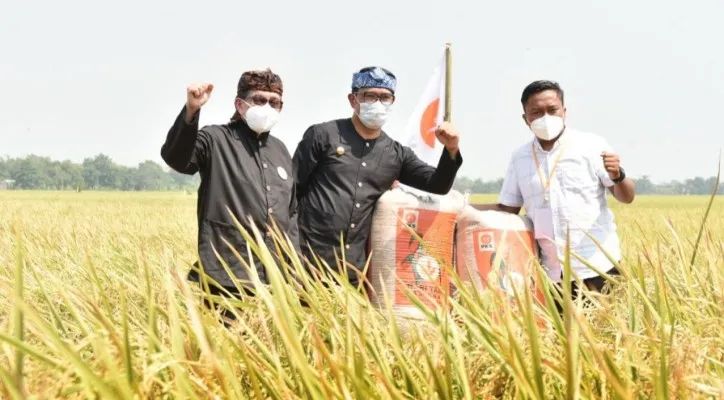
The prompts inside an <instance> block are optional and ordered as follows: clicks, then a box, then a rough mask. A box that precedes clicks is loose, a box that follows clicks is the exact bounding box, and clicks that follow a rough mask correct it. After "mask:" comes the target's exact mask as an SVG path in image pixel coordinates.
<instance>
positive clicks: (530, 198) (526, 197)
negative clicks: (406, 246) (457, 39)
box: [476, 81, 635, 297]
mask: <svg viewBox="0 0 724 400" xmlns="http://www.w3.org/2000/svg"><path fill="white" fill-rule="evenodd" d="M563 97H564V96H563V90H562V89H561V87H560V86H559V85H558V84H557V83H555V82H551V81H536V82H533V83H531V84H530V85H528V86H527V87H526V88H525V89H524V90H523V95H522V97H521V103H522V105H523V111H524V113H523V120H524V121H525V123H526V125H528V127H529V128H530V130H531V131H532V132H533V134H534V135H535V137H534V138H532V140H531V141H529V142H526V143H525V144H523V145H522V146H520V147H519V148H518V149H517V150H515V151H514V152H513V156H512V157H511V159H510V164H509V166H508V171H507V174H506V176H505V180H504V182H503V187H502V189H501V192H500V198H499V200H498V204H487V205H481V206H477V207H476V208H478V209H484V210H498V211H504V212H510V213H513V214H518V213H519V212H520V210H521V208H523V207H524V208H525V210H526V213H527V215H528V216H529V217H530V218H531V220H532V221H533V224H534V226H535V237H536V240H537V242H538V245H539V246H540V249H541V259H542V262H543V265H544V266H545V267H546V269H547V271H548V276H549V277H550V278H551V279H552V280H553V281H554V282H557V283H559V282H560V281H561V278H562V260H563V259H564V252H565V245H566V229H570V245H571V268H572V269H573V272H575V273H576V274H577V275H578V277H579V278H580V279H581V280H582V281H583V282H584V284H585V285H586V287H588V288H589V289H590V290H595V291H597V292H601V291H602V290H603V287H604V283H605V280H604V278H603V277H601V276H599V274H598V273H596V272H595V271H594V270H592V269H590V268H588V267H587V266H586V264H585V263H588V264H590V265H593V266H594V267H596V268H597V269H598V270H600V271H604V272H606V273H607V274H608V275H616V274H618V271H617V270H616V268H615V267H614V265H613V264H612V263H611V261H610V260H609V259H608V257H607V256H606V254H605V253H604V252H603V251H602V250H601V249H600V248H599V247H598V246H597V245H596V243H595V242H593V241H592V240H591V239H590V238H589V237H588V236H587V235H586V233H588V234H590V235H591V236H593V237H594V238H595V239H596V241H598V242H599V243H600V244H601V247H603V248H604V249H605V251H606V252H607V253H609V254H610V255H611V257H612V258H613V259H614V260H617V261H618V260H620V259H621V248H620V244H619V238H618V234H617V232H616V224H615V223H614V216H613V213H612V212H611V210H610V209H609V207H608V203H607V200H606V189H608V190H610V192H611V193H612V194H613V196H614V198H616V200H618V201H620V202H622V203H626V204H630V203H631V202H633V200H634V197H635V185H634V182H633V181H632V180H631V179H629V178H627V177H626V174H625V173H624V170H623V168H621V165H620V160H619V157H618V156H617V155H616V154H615V153H614V152H613V151H612V149H611V147H610V146H609V145H608V143H607V141H606V140H605V139H604V138H602V137H600V136H598V135H595V134H593V133H588V132H582V131H577V130H574V129H571V128H569V127H567V126H566V125H565V119H566V108H565V106H564V98H563ZM584 262H585V263H584ZM572 279H573V278H572ZM573 295H574V297H577V296H578V288H577V287H576V284H575V282H573Z"/></svg>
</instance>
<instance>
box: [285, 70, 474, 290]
mask: <svg viewBox="0 0 724 400" xmlns="http://www.w3.org/2000/svg"><path fill="white" fill-rule="evenodd" d="M396 83H397V79H396V78H395V76H394V75H393V74H392V73H391V72H390V71H387V70H386V69H383V68H379V67H369V68H363V69H362V70H360V71H359V72H357V73H355V74H354V75H353V78H352V90H351V93H350V94H349V95H348V100H349V104H350V106H351V107H352V109H353V110H354V113H353V115H352V117H351V118H344V119H338V120H333V121H329V122H324V123H321V124H316V125H312V126H311V127H309V128H308V129H307V131H306V132H305V133H304V136H303V138H302V140H301V142H300V143H299V145H298V147H297V149H296V152H295V153H294V171H295V174H296V181H297V197H298V199H299V242H300V243H299V244H300V247H301V249H302V252H303V253H304V254H305V255H306V256H307V258H309V259H310V260H314V258H313V257H312V254H311V253H312V252H313V253H314V254H316V255H317V256H319V257H320V258H322V259H323V260H324V261H326V263H327V264H328V265H329V266H330V267H331V268H333V269H335V270H336V269H337V265H338V262H337V260H341V258H342V257H341V250H342V249H340V248H339V246H340V233H341V234H342V237H343V239H344V244H345V246H344V255H345V260H346V261H347V262H348V265H346V266H345V270H346V272H347V278H348V279H349V282H350V283H351V284H352V285H354V286H358V285H359V277H358V273H359V271H361V270H362V269H363V268H364V265H365V262H366V245H367V239H368V237H369V234H370V229H371V224H372V214H373V211H374V208H375V204H376V202H377V200H378V199H379V198H380V196H382V194H383V193H384V192H385V191H387V190H389V189H390V188H391V187H392V185H393V183H394V182H395V181H399V183H402V184H404V185H407V186H411V187H414V188H416V189H419V190H422V191H425V192H429V193H434V194H447V193H448V192H449V191H450V189H451V188H452V185H453V182H454V181H455V176H456V175H457V171H458V169H459V168H460V166H461V165H462V162H463V160H462V156H461V155H460V151H459V149H458V140H459V135H458V132H457V130H456V129H455V128H454V127H453V126H452V124H449V123H443V124H442V125H441V126H440V127H438V128H437V130H436V131H435V135H436V137H437V139H438V140H439V141H440V142H441V143H442V144H443V145H444V146H445V150H443V152H442V155H441V157H440V161H439V162H438V165H437V168H435V167H433V166H430V165H428V164H427V163H425V162H424V161H422V160H420V159H419V158H418V157H417V156H416V155H415V153H414V152H413V151H412V149H410V148H409V147H407V146H403V145H402V144H400V143H399V142H398V141H396V140H394V139H392V138H391V137H389V136H388V135H387V134H386V133H385V132H384V131H383V130H382V126H383V125H384V124H385V122H386V119H387V116H388V114H389V110H390V106H391V105H392V104H393V103H394V100H395V87H396ZM322 272H323V271H322Z"/></svg>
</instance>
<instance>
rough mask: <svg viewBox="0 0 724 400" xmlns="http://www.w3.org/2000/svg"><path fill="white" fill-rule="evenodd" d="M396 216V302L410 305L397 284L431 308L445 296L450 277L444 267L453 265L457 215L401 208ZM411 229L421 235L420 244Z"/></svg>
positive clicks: (398, 304)
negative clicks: (397, 216) (397, 217)
mask: <svg viewBox="0 0 724 400" xmlns="http://www.w3.org/2000/svg"><path fill="white" fill-rule="evenodd" d="M399 217H400V219H399V220H398V222H397V232H396V233H397V235H396V240H395V253H396V254H395V262H396V264H397V265H396V271H397V274H396V275H397V280H396V281H395V300H394V301H395V304H396V305H397V306H413V304H412V302H411V301H410V300H409V299H408V298H407V296H406V295H405V293H404V292H403V290H402V288H401V287H400V285H404V286H406V287H407V289H408V290H410V291H411V292H412V293H414V294H415V295H416V296H417V297H418V298H419V299H420V300H421V301H422V302H423V304H425V305H426V306H428V307H430V308H433V309H434V308H435V307H436V306H440V305H441V304H442V300H443V297H444V296H447V288H448V285H449V277H448V273H447V271H446V270H445V268H451V266H452V258H453V237H454V234H455V218H456V215H455V214H454V213H444V212H439V211H434V210H423V209H401V210H400V211H399ZM403 221H404V222H403ZM408 227H409V228H408ZM410 229H411V230H413V231H414V232H416V233H417V235H418V236H419V237H421V238H422V242H423V243H420V242H419V241H418V240H417V238H416V237H415V236H414V235H413V234H412V232H410ZM428 296H429V297H431V298H432V301H430V299H428Z"/></svg>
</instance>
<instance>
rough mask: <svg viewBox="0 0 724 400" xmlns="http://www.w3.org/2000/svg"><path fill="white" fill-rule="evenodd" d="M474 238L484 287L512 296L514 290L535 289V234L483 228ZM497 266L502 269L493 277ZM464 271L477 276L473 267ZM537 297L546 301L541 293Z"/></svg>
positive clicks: (472, 232) (478, 268)
mask: <svg viewBox="0 0 724 400" xmlns="http://www.w3.org/2000/svg"><path fill="white" fill-rule="evenodd" d="M471 234H472V236H473V237H472V239H473V246H474V250H475V251H474V254H475V264H476V265H477V273H478V274H479V276H480V280H481V282H483V286H485V287H488V288H490V289H497V290H500V291H502V292H507V293H509V294H510V295H511V296H513V295H514V291H513V286H516V287H517V288H518V289H517V290H521V289H524V288H527V289H528V290H533V289H534V287H535V285H534V282H535V279H534V276H535V274H534V273H535V270H534V265H535V264H534V262H535V261H534V260H535V256H536V243H535V239H534V236H533V233H532V232H529V231H517V230H516V231H505V232H504V231H501V230H496V229H485V228H481V229H473V230H472V231H471ZM496 257H497V261H496ZM458 262H461V260H458ZM496 263H498V264H499V269H498V271H497V274H494V273H493V272H494V271H493V269H494V267H495V266H496ZM463 268H471V269H472V270H471V272H472V273H475V272H476V271H475V268H472V266H470V267H468V266H463ZM466 272H467V271H466ZM526 282H527V283H528V284H527V285H526ZM536 297H538V299H539V300H541V301H542V300H543V298H542V293H540V292H537V293H536Z"/></svg>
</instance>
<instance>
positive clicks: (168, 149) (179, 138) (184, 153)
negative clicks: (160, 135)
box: [161, 105, 211, 175]
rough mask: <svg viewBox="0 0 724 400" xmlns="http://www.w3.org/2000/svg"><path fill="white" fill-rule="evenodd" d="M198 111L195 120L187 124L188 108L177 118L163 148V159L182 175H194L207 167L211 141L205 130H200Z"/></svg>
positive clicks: (182, 110) (184, 108)
mask: <svg viewBox="0 0 724 400" xmlns="http://www.w3.org/2000/svg"><path fill="white" fill-rule="evenodd" d="M200 113H201V112H200V111H197V112H196V114H195V115H194V118H193V120H192V121H191V122H190V123H186V120H185V118H184V117H185V115H186V106H185V105H184V107H183V109H181V112H180V113H179V115H178V116H177V117H176V121H174V123H173V126H171V129H169V131H168V135H167V136H166V142H165V143H164V144H163V146H161V157H162V158H163V161H165V162H166V164H167V165H168V166H169V167H171V168H173V169H174V170H175V171H177V172H180V173H182V174H187V175H193V174H195V173H196V172H198V171H199V170H202V169H204V167H205V166H206V163H207V160H208V155H209V152H210V147H211V139H210V137H209V135H208V133H207V132H205V131H204V130H203V129H202V130H199V115H200Z"/></svg>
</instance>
